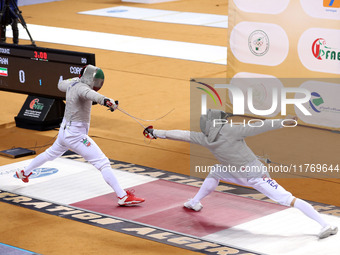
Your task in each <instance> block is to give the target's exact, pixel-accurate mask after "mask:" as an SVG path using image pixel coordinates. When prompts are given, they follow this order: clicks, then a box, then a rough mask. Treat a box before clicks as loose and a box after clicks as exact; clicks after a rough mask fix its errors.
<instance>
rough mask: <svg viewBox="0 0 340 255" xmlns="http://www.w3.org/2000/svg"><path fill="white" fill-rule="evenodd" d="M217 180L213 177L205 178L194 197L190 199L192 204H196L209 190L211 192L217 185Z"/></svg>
mask: <svg viewBox="0 0 340 255" xmlns="http://www.w3.org/2000/svg"><path fill="white" fill-rule="evenodd" d="M218 183H219V180H217V179H215V178H211V177H208V178H205V180H204V182H203V184H202V186H201V188H200V190H199V191H198V192H197V194H196V195H195V197H194V198H193V199H192V200H191V203H192V205H194V204H197V203H198V202H200V201H201V199H202V198H204V197H206V196H208V195H209V194H210V193H211V192H213V191H214V190H215V189H216V187H217V186H218Z"/></svg>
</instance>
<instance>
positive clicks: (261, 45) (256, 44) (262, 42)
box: [248, 30, 269, 56]
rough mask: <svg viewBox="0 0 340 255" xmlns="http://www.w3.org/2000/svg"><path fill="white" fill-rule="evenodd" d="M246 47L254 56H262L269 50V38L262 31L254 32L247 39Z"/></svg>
mask: <svg viewBox="0 0 340 255" xmlns="http://www.w3.org/2000/svg"><path fill="white" fill-rule="evenodd" d="M248 46H249V49H250V51H251V53H253V54H254V55H255V56H263V55H265V54H266V53H267V52H268V50H269V37H268V35H267V34H266V33H265V32H264V31H262V30H255V31H253V32H252V33H251V34H250V35H249V37H248Z"/></svg>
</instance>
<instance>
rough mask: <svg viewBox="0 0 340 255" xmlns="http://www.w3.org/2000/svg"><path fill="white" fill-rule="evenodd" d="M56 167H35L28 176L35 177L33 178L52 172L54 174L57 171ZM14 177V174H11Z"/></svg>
mask: <svg viewBox="0 0 340 255" xmlns="http://www.w3.org/2000/svg"><path fill="white" fill-rule="evenodd" d="M58 171H59V170H58V169H57V168H47V167H44V168H36V169H34V170H33V171H32V174H31V176H30V179H35V178H41V177H45V176H49V175H52V174H56V173H58ZM13 177H14V178H18V177H17V175H16V174H14V175H13Z"/></svg>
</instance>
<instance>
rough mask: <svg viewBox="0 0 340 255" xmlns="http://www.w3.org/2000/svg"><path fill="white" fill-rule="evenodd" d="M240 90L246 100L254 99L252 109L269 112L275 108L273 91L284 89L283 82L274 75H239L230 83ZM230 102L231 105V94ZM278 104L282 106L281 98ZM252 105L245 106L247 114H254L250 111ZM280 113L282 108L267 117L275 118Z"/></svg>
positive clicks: (230, 95)
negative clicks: (249, 93)
mask: <svg viewBox="0 0 340 255" xmlns="http://www.w3.org/2000/svg"><path fill="white" fill-rule="evenodd" d="M230 84H231V85H234V86H236V87H238V88H240V89H241V90H242V92H243V94H244V96H245V98H249V96H250V97H251V98H252V107H253V108H255V109H256V110H268V109H270V108H271V107H272V106H273V96H274V95H273V94H274V93H273V91H274V88H276V90H277V91H280V90H281V88H283V84H282V82H281V81H280V80H279V79H277V78H276V77H274V76H272V75H264V74H256V73H246V72H240V73H237V74H236V75H235V76H234V77H233V78H232V79H231V82H230ZM249 89H251V90H252V94H251V95H248V92H249ZM229 100H230V102H231V104H232V103H233V97H232V94H231V93H229ZM277 104H278V105H280V104H281V100H280V97H278V98H277ZM249 106H250V104H248V103H247V104H245V106H244V107H245V113H246V114H253V113H252V111H250V110H249ZM279 113H280V108H279V107H277V108H276V109H275V111H274V112H273V113H272V114H269V115H267V117H275V116H276V115H278V114H279Z"/></svg>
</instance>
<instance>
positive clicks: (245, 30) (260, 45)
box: [229, 21, 289, 66]
mask: <svg viewBox="0 0 340 255" xmlns="http://www.w3.org/2000/svg"><path fill="white" fill-rule="evenodd" d="M230 49H231V51H232V53H233V55H234V56H235V57H236V58H237V59H238V60H239V61H240V62H243V63H248V64H256V65H265V66H277V65H279V64H281V63H282V62H283V61H284V60H285V59H286V57H287V55H288V50H289V40H288V37H287V34H286V32H285V31H284V30H283V29H282V27H280V26H278V25H276V24H270V23H260V22H247V21H244V22H240V23H238V24H237V25H236V26H235V27H234V28H233V29H232V31H231V34H230ZM229 63H233V62H229Z"/></svg>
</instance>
